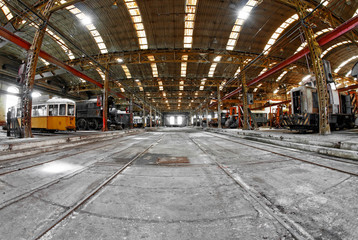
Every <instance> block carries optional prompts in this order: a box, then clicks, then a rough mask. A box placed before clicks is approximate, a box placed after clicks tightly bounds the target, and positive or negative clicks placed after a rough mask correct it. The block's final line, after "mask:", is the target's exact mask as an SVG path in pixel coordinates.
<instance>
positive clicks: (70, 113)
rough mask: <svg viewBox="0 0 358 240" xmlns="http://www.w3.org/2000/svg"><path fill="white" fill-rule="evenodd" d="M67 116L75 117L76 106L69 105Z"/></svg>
mask: <svg viewBox="0 0 358 240" xmlns="http://www.w3.org/2000/svg"><path fill="white" fill-rule="evenodd" d="M67 115H68V116H74V115H75V105H72V104H68V111H67Z"/></svg>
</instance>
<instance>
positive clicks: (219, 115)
mask: <svg viewBox="0 0 358 240" xmlns="http://www.w3.org/2000/svg"><path fill="white" fill-rule="evenodd" d="M217 89H218V128H222V127H221V96H220V85H218V86H217Z"/></svg>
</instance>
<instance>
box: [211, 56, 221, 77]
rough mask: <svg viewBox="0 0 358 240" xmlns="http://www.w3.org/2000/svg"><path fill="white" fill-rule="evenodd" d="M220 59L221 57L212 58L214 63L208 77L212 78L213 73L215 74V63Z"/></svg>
mask: <svg viewBox="0 0 358 240" xmlns="http://www.w3.org/2000/svg"><path fill="white" fill-rule="evenodd" d="M221 58H222V56H216V57H215V58H214V62H215V63H212V64H211V66H210V70H209V74H208V77H214V73H215V70H216V66H217V65H218V63H217V62H220V60H221Z"/></svg>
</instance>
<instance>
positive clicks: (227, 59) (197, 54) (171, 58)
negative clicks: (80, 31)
mask: <svg viewBox="0 0 358 240" xmlns="http://www.w3.org/2000/svg"><path fill="white" fill-rule="evenodd" d="M183 55H188V60H186V61H184V60H182V56H183ZM218 55H220V56H222V60H221V61H220V63H222V64H233V65H237V66H239V65H241V64H243V62H244V61H245V60H247V59H253V58H255V57H257V56H258V55H259V54H256V53H244V52H230V53H229V52H224V53H217V52H213V51H203V50H190V52H189V51H188V50H185V49H179V50H171V51H168V50H156V51H148V50H136V51H132V52H124V53H121V52H115V53H108V54H100V55H95V56H92V58H93V59H95V60H96V61H97V62H99V63H101V64H105V62H106V61H107V60H108V59H109V64H110V65H124V64H125V65H127V64H151V63H182V62H188V63H208V64H209V63H213V62H214V58H215V57H216V56H218ZM151 56H153V57H154V61H151V60H150V59H149V57H151ZM118 59H121V60H122V61H121V62H118ZM282 60H283V59H282V58H277V57H268V58H266V59H264V60H263V61H262V62H260V63H257V64H255V66H258V67H268V66H270V65H271V64H272V63H274V62H278V61H282ZM65 63H66V64H68V65H71V66H81V68H83V69H92V68H96V65H94V64H93V62H92V60H91V59H89V58H88V57H83V58H76V59H73V60H68V61H66V62H65ZM54 69H56V66H45V67H42V68H39V69H38V70H37V71H38V73H41V72H46V71H52V70H54Z"/></svg>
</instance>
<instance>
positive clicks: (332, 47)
mask: <svg viewBox="0 0 358 240" xmlns="http://www.w3.org/2000/svg"><path fill="white" fill-rule="evenodd" d="M357 42H358V41H357ZM350 43H352V42H351V41H343V42H339V43H336V44H334V45H332V46H330V47H329V48H327V49H326V50H325V51H324V52H323V53H322V55H321V57H322V58H323V57H324V56H325V55H326V54H327V53H328V52H329V51H331V50H333V49H335V48H336V47H339V46H342V45H345V44H350Z"/></svg>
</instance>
